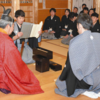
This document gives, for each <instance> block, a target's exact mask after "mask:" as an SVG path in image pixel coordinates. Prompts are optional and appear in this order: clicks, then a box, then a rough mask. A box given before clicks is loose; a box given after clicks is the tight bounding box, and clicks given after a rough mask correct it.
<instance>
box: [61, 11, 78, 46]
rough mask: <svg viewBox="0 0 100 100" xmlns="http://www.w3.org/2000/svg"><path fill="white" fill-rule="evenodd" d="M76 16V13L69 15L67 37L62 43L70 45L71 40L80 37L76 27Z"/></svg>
mask: <svg viewBox="0 0 100 100" xmlns="http://www.w3.org/2000/svg"><path fill="white" fill-rule="evenodd" d="M76 18H77V17H76V15H75V13H73V12H71V13H70V14H69V19H70V23H69V25H68V28H67V31H66V36H65V37H64V38H63V39H62V41H61V42H62V43H63V44H66V45H69V42H70V40H71V39H72V38H73V37H75V36H77V35H78V32H77V26H76Z"/></svg>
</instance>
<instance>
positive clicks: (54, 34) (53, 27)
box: [42, 8, 61, 39]
mask: <svg viewBox="0 0 100 100" xmlns="http://www.w3.org/2000/svg"><path fill="white" fill-rule="evenodd" d="M43 31H44V33H43V34H42V38H43V39H57V38H60V33H61V25H60V18H59V17H58V16H56V9H55V8H51V9H50V16H48V17H47V18H46V20H45V22H44V25H43Z"/></svg>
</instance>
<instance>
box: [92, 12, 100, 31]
mask: <svg viewBox="0 0 100 100" xmlns="http://www.w3.org/2000/svg"><path fill="white" fill-rule="evenodd" d="M98 17H99V15H98V14H97V13H93V14H92V15H91V18H92V21H93V25H92V27H91V32H99V33H100V24H99V23H98V19H99V18H98Z"/></svg>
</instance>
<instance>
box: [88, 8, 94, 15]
mask: <svg viewBox="0 0 100 100" xmlns="http://www.w3.org/2000/svg"><path fill="white" fill-rule="evenodd" d="M93 13H95V8H91V9H90V10H89V15H90V16H91V15H92V14H93Z"/></svg>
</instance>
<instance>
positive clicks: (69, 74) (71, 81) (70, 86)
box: [59, 54, 90, 96]
mask: <svg viewBox="0 0 100 100" xmlns="http://www.w3.org/2000/svg"><path fill="white" fill-rule="evenodd" d="M59 79H60V80H62V81H64V80H65V81H66V85H67V91H68V96H71V95H72V94H73V93H74V92H75V89H89V87H90V85H88V84H87V83H85V82H84V81H83V80H81V81H79V80H78V79H77V78H76V76H75V75H74V73H73V71H72V68H71V64H70V60H69V54H68V56H67V61H66V67H65V68H64V69H63V71H62V73H61V75H60V77H59Z"/></svg>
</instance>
